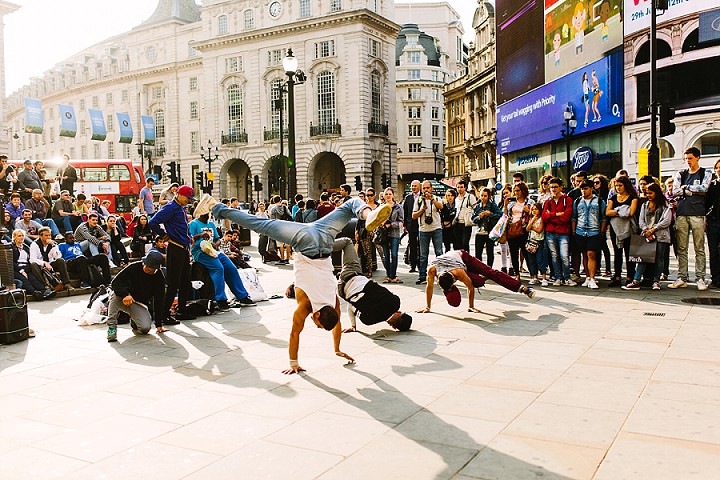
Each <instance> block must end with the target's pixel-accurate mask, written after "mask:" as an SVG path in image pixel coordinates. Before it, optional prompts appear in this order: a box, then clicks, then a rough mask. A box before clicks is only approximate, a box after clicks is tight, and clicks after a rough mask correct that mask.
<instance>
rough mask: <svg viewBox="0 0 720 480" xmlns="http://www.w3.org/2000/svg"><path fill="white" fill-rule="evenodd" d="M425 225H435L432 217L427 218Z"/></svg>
mask: <svg viewBox="0 0 720 480" xmlns="http://www.w3.org/2000/svg"><path fill="white" fill-rule="evenodd" d="M425 223H427V224H428V225H430V224H431V223H433V218H432V217H430V216H425Z"/></svg>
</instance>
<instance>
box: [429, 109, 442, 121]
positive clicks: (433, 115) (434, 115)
mask: <svg viewBox="0 0 720 480" xmlns="http://www.w3.org/2000/svg"><path fill="white" fill-rule="evenodd" d="M439 114H440V107H432V108H431V109H430V118H432V119H433V120H437V119H438V115H439Z"/></svg>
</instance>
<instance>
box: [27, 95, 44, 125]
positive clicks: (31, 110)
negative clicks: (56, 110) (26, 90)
mask: <svg viewBox="0 0 720 480" xmlns="http://www.w3.org/2000/svg"><path fill="white" fill-rule="evenodd" d="M44 126H45V116H44V115H43V110H42V103H40V100H38V99H36V98H25V133H42V132H43V127H44Z"/></svg>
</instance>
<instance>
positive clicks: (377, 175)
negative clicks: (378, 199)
mask: <svg viewBox="0 0 720 480" xmlns="http://www.w3.org/2000/svg"><path fill="white" fill-rule="evenodd" d="M382 174H383V168H382V165H381V164H380V162H373V164H372V171H371V172H370V185H372V187H373V188H374V189H375V191H376V192H380V191H381V190H382V189H383V184H382Z"/></svg>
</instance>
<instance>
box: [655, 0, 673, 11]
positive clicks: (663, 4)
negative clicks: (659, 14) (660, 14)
mask: <svg viewBox="0 0 720 480" xmlns="http://www.w3.org/2000/svg"><path fill="white" fill-rule="evenodd" d="M654 1H655V8H656V9H658V10H667V9H668V8H669V6H670V2H669V1H668V0H654Z"/></svg>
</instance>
